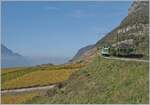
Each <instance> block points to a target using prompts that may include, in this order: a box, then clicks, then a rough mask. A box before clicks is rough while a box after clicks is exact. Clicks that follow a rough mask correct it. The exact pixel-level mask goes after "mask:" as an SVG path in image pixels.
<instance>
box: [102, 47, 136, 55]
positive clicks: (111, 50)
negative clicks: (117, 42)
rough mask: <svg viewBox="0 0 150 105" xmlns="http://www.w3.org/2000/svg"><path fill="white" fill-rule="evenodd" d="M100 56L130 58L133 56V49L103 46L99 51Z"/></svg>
mask: <svg viewBox="0 0 150 105" xmlns="http://www.w3.org/2000/svg"><path fill="white" fill-rule="evenodd" d="M101 54H102V55H104V56H131V55H133V54H135V48H133V47H127V46H126V47H111V46H107V47H106V46H105V47H103V48H102V49H101Z"/></svg>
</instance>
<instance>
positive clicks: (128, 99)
mask: <svg viewBox="0 0 150 105" xmlns="http://www.w3.org/2000/svg"><path fill="white" fill-rule="evenodd" d="M148 71H149V69H148V63H141V62H133V61H119V60H108V59H104V58H96V59H95V60H94V62H93V63H91V64H90V65H89V66H88V67H86V68H84V69H82V70H80V71H78V72H76V73H75V74H74V75H73V76H72V77H71V78H70V80H68V81H67V82H65V83H64V86H63V87H62V88H61V89H53V90H49V93H50V94H48V95H49V96H39V97H34V98H33V99H32V100H30V101H27V102H26V103H109V104H110V103H148V99H149V98H148V83H149V81H148V78H149V77H148ZM51 92H53V94H51Z"/></svg>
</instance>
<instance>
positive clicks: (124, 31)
mask: <svg viewBox="0 0 150 105" xmlns="http://www.w3.org/2000/svg"><path fill="white" fill-rule="evenodd" d="M148 28H149V2H148V1H134V2H133V4H132V5H131V7H130V8H129V11H128V16H127V17H125V18H124V19H123V20H122V22H121V23H120V25H119V26H118V27H116V28H115V29H114V30H112V31H110V32H109V33H108V34H107V35H105V36H104V37H103V38H102V39H100V40H99V41H98V42H96V44H95V45H94V46H93V47H92V48H90V49H88V50H87V51H86V52H82V53H80V57H78V58H83V60H86V58H88V57H87V56H89V55H92V56H94V55H96V52H97V51H98V50H97V48H102V47H103V46H104V45H112V44H115V43H116V42H117V35H118V41H125V40H129V39H133V42H134V43H133V46H134V47H135V48H136V53H140V54H143V55H144V56H145V59H148V56H149V29H148ZM87 52H88V54H87ZM93 54H94V55H93ZM75 61H77V59H76V60H74V62H75Z"/></svg>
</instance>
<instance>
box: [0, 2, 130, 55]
mask: <svg viewBox="0 0 150 105" xmlns="http://www.w3.org/2000/svg"><path fill="white" fill-rule="evenodd" d="M131 3H132V2H131V1H123V2H121V1H120V2H119V1H116V2H113V1H107V2H104V1H99V2H98V1H97V2H58V1H57V2H56V1H47V2H35V1H34V2H31V1H25V2H23V1H22V2H19V1H12V2H11V1H7V2H6V1H5V2H3V3H2V43H3V44H4V45H6V46H7V47H8V48H10V49H12V50H13V51H15V52H18V53H20V54H22V55H24V56H50V57H72V56H74V54H75V53H76V52H77V51H78V50H79V49H80V48H82V47H84V46H86V45H89V44H94V43H96V41H98V40H99V39H101V38H102V37H103V36H104V35H105V34H104V33H108V32H110V31H111V30H113V29H114V28H115V27H116V26H118V25H119V24H120V22H121V20H122V19H123V18H124V17H125V16H127V13H128V8H129V6H130V5H131Z"/></svg>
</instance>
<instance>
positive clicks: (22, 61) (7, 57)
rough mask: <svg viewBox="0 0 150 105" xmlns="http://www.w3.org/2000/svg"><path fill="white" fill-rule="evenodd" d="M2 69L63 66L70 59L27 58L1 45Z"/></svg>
mask: <svg viewBox="0 0 150 105" xmlns="http://www.w3.org/2000/svg"><path fill="white" fill-rule="evenodd" d="M1 56H2V63H1V67H3V68H6V67H22V66H36V65H41V64H49V63H52V64H63V63H66V62H68V60H69V59H70V58H69V57H47V56H46V57H43V56H42V57H40V56H36V57H26V56H22V55H20V54H18V53H15V52H13V51H12V50H10V49H8V48H7V47H5V46H4V45H3V44H1Z"/></svg>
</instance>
